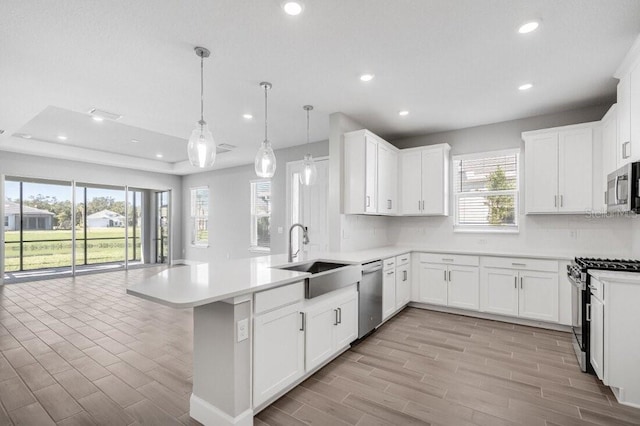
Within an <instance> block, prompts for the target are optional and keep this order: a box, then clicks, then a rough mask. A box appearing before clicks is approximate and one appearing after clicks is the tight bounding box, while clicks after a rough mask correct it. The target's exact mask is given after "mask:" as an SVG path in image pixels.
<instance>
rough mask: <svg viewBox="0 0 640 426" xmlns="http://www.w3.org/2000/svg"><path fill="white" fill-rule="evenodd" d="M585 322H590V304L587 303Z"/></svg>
mask: <svg viewBox="0 0 640 426" xmlns="http://www.w3.org/2000/svg"><path fill="white" fill-rule="evenodd" d="M586 306H587V312H586V314H587V321H589V322H591V303H587V305H586Z"/></svg>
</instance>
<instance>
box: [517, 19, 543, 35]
mask: <svg viewBox="0 0 640 426" xmlns="http://www.w3.org/2000/svg"><path fill="white" fill-rule="evenodd" d="M539 26H540V22H538V21H531V22H527V23H525V24H523V25H521V26H520V28H518V32H519V33H520V34H527V33H530V32H533V31H535V30H537V29H538V27H539Z"/></svg>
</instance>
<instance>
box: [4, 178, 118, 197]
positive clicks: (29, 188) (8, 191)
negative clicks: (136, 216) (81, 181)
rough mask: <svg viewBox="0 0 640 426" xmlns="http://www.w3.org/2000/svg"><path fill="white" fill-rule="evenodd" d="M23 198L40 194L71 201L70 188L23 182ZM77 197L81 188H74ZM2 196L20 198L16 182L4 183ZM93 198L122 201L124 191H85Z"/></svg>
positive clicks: (80, 193)
mask: <svg viewBox="0 0 640 426" xmlns="http://www.w3.org/2000/svg"><path fill="white" fill-rule="evenodd" d="M23 191H24V198H25V200H27V199H29V197H30V196H32V195H33V196H36V195H38V194H42V195H45V196H47V195H48V196H50V197H56V198H57V199H58V201H71V186H70V185H68V186H65V185H51V184H45V183H32V182H25V183H24V186H23ZM76 191H77V193H78V195H81V196H82V193H83V192H84V190H83V189H81V188H76ZM4 196H5V198H11V199H12V200H15V199H16V198H19V197H20V186H19V184H18V182H13V181H5V184H4ZM95 197H113V198H114V199H115V200H116V201H124V189H123V190H120V191H118V190H113V189H102V188H89V189H88V190H87V198H89V199H92V198H95Z"/></svg>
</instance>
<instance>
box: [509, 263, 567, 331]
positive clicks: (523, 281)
mask: <svg viewBox="0 0 640 426" xmlns="http://www.w3.org/2000/svg"><path fill="white" fill-rule="evenodd" d="M518 284H519V290H520V295H519V304H518V305H519V315H520V316H521V317H523V318H531V319H537V320H542V321H552V322H557V321H558V273H553V272H533V271H520V273H519V283H518Z"/></svg>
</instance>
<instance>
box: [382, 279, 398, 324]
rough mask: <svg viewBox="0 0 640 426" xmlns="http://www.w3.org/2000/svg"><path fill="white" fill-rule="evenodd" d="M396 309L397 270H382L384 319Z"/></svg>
mask: <svg viewBox="0 0 640 426" xmlns="http://www.w3.org/2000/svg"><path fill="white" fill-rule="evenodd" d="M395 311H396V270H395V269H390V270H385V271H383V272H382V319H383V320H385V319H387V318H389V316H390V315H391V314H393V313H394V312H395Z"/></svg>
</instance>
